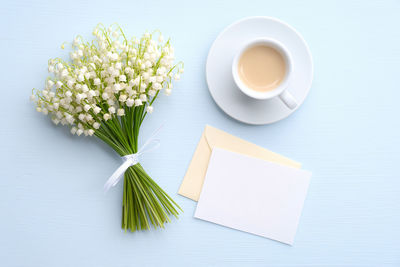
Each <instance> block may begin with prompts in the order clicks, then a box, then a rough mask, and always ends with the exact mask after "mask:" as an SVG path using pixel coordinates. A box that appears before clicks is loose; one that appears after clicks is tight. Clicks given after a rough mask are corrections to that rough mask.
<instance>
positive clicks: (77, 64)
mask: <svg viewBox="0 0 400 267" xmlns="http://www.w3.org/2000/svg"><path fill="white" fill-rule="evenodd" d="M93 35H94V36H95V40H93V41H92V42H85V41H84V40H83V38H82V37H80V36H78V37H77V38H75V39H74V42H73V44H72V52H71V53H70V57H71V61H70V62H66V61H63V60H62V59H60V58H56V59H51V60H50V61H49V72H50V73H52V74H53V77H49V78H48V79H47V81H46V86H45V89H44V90H41V91H39V90H34V91H33V94H32V96H31V99H32V100H33V101H34V102H35V103H36V105H37V107H36V110H37V111H38V112H42V113H43V114H45V115H50V116H51V118H52V121H53V122H54V123H55V124H59V123H61V124H62V125H70V126H71V133H72V134H76V135H82V134H84V135H85V136H93V135H94V136H97V137H98V138H100V139H101V140H103V141H104V142H105V143H107V144H108V145H110V146H111V147H112V148H113V149H114V150H115V151H116V152H117V153H118V154H119V155H120V156H121V157H123V156H126V155H131V154H135V153H137V152H138V138H139V130H140V126H141V125H142V123H143V120H144V118H145V117H146V115H147V114H149V113H152V112H153V102H154V101H155V99H156V98H157V96H158V95H159V93H160V91H161V90H162V89H164V88H165V93H166V94H167V95H169V94H170V93H171V90H172V80H179V74H180V73H182V72H183V63H178V64H174V50H173V48H172V46H171V44H170V41H169V40H168V41H166V42H164V40H163V37H162V36H161V34H159V37H158V41H155V40H153V37H154V33H153V34H149V33H145V34H144V35H143V36H142V37H141V38H140V39H137V38H132V39H131V40H128V39H127V38H126V36H125V34H124V32H123V31H122V30H121V28H120V27H119V26H111V27H109V28H108V29H106V28H105V27H104V26H102V25H101V24H99V25H98V26H97V27H96V28H95V29H94V31H93ZM62 48H64V45H62ZM178 210H181V209H180V207H179V206H178V204H176V203H175V201H174V200H172V198H171V197H170V196H168V195H167V193H165V192H164V190H162V189H161V188H160V187H159V186H158V185H157V184H156V183H155V182H154V181H153V180H152V179H151V178H150V176H149V175H148V174H147V173H146V172H145V171H144V169H143V167H142V166H141V165H140V163H138V164H136V165H133V166H131V167H129V168H128V169H127V171H126V172H125V175H124V193H123V203H122V228H123V229H125V230H130V231H136V230H145V229H149V228H150V226H151V225H153V226H154V227H164V223H166V222H169V221H170V219H169V216H170V215H173V216H175V217H177V216H178Z"/></svg>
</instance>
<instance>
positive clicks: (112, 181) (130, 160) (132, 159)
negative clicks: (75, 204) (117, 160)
mask: <svg viewBox="0 0 400 267" xmlns="http://www.w3.org/2000/svg"><path fill="white" fill-rule="evenodd" d="M161 128H162V126H160V128H158V129H157V130H156V131H154V133H153V134H152V135H151V136H150V138H149V139H147V141H146V142H145V143H144V144H143V146H142V147H141V148H139V150H138V151H137V152H136V153H135V154H130V155H126V156H123V157H121V158H122V160H123V161H124V163H122V164H121V166H119V168H118V169H117V170H116V171H115V172H114V173H113V174H112V175H111V176H110V178H108V180H107V182H106V183H105V184H104V192H107V191H108V190H109V189H110V188H111V187H114V186H116V185H117V184H118V183H119V181H120V180H121V178H122V177H123V175H124V173H125V171H126V170H127V169H128V168H129V167H131V166H133V165H136V164H138V163H139V156H140V155H142V154H144V153H147V152H150V151H153V150H154V149H157V148H158V147H159V146H160V139H155V138H154V137H155V136H156V135H157V134H158V132H159V131H160V130H161ZM150 145H153V146H152V147H151V146H150ZM149 146H150V147H149Z"/></svg>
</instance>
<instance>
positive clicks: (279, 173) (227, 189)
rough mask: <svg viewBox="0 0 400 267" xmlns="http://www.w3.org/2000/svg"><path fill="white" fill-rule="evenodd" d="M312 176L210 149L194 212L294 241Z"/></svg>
mask: <svg viewBox="0 0 400 267" xmlns="http://www.w3.org/2000/svg"><path fill="white" fill-rule="evenodd" d="M310 177H311V173H310V172H308V171H304V170H299V169H295V168H291V167H287V166H283V165H279V164H275V163H271V162H267V161H263V160H260V159H257V158H252V157H249V156H245V155H242V154H238V153H234V152H230V151H227V150H223V149H220V148H214V149H213V152H212V155H211V158H210V163H209V165H208V169H207V174H206V178H205V180H204V184H203V189H202V192H201V194H200V198H199V201H198V204H197V209H196V212H195V215H194V216H195V217H196V218H199V219H202V220H206V221H210V222H213V223H217V224H220V225H224V226H227V227H230V228H234V229H237V230H241V231H245V232H249V233H252V234H255V235H260V236H263V237H267V238H271V239H274V240H277V241H280V242H283V243H286V244H290V245H292V244H293V241H294V237H295V234H296V230H297V225H298V222H299V218H300V215H301V211H302V208H303V203H304V200H305V198H306V194H307V189H308V185H309V182H310Z"/></svg>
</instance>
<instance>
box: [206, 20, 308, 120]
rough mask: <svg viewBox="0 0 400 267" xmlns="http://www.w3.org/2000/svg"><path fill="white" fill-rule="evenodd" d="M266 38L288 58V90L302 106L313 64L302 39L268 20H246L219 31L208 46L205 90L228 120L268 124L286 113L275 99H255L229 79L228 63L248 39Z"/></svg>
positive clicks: (281, 103) (230, 67) (279, 22)
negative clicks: (283, 49) (290, 69)
mask: <svg viewBox="0 0 400 267" xmlns="http://www.w3.org/2000/svg"><path fill="white" fill-rule="evenodd" d="M258 37H269V38H273V39H276V40H278V41H279V42H281V43H283V44H284V45H285V46H286V48H287V49H288V50H289V52H290V53H291V55H292V60H293V73H292V74H293V75H292V76H291V77H292V78H291V82H290V85H289V87H288V91H289V92H290V93H291V94H292V95H293V97H294V98H295V99H296V101H297V103H298V106H297V108H299V107H300V105H301V104H302V103H303V101H304V99H305V98H306V97H307V94H308V92H309V90H310V87H311V83H312V79H313V62H312V58H311V53H310V50H309V49H308V46H307V44H306V42H305V41H304V39H303V37H301V35H300V34H299V33H298V32H297V31H296V30H295V29H294V28H292V27H291V26H289V25H288V24H286V23H284V22H282V21H280V20H277V19H275V18H270V17H249V18H245V19H242V20H239V21H237V22H235V23H233V24H232V25H230V26H228V27H227V28H226V29H225V30H224V31H222V32H221V33H220V34H219V36H218V37H217V39H216V40H215V41H214V43H213V45H212V46H211V49H210V52H209V53H208V57H207V63H206V78H207V84H208V89H209V91H210V93H211V96H212V97H213V98H214V100H215V102H216V103H217V105H218V106H219V107H220V108H221V109H222V110H223V111H224V112H225V113H226V114H228V115H229V116H231V117H232V118H234V119H236V120H238V121H241V122H244V123H248V124H269V123H273V122H276V121H279V120H282V119H284V118H286V117H287V116H289V115H290V114H292V113H293V112H294V111H295V110H296V109H297V108H296V109H294V110H290V109H289V108H287V107H286V106H285V104H284V103H283V102H282V101H281V100H280V99H278V98H277V97H276V98H272V99H268V100H255V99H252V98H250V97H248V96H246V95H245V94H243V93H242V92H241V91H240V90H239V88H237V86H236V84H235V82H234V81H233V77H232V61H233V58H234V57H235V55H236V53H237V52H238V51H239V50H240V48H241V47H242V46H243V45H244V44H245V43H246V42H248V41H249V40H252V39H255V38H258Z"/></svg>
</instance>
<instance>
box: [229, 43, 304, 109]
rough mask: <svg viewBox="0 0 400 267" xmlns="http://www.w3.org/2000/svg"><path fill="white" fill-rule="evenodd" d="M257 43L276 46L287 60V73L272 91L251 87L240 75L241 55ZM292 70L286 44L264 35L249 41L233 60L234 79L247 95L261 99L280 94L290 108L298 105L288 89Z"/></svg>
mask: <svg viewBox="0 0 400 267" xmlns="http://www.w3.org/2000/svg"><path fill="white" fill-rule="evenodd" d="M257 45H265V46H269V47H271V48H274V49H275V50H276V51H278V52H279V53H280V54H281V55H282V57H283V59H284V61H285V64H286V73H285V76H284V78H283V80H282V81H281V82H280V84H279V85H278V86H277V87H276V88H274V89H273V90H271V91H266V92H259V91H255V90H253V89H251V88H249V87H248V86H247V85H246V84H244V82H243V81H242V80H241V79H240V77H239V68H238V65H239V59H240V58H241V56H242V55H243V53H244V52H245V51H246V50H247V49H249V48H251V47H253V46H257ZM292 71H293V63H292V58H291V55H290V53H289V51H288V50H287V49H286V48H285V46H284V45H283V44H281V43H280V42H278V41H277V40H274V39H271V38H264V37H262V38H257V39H254V40H252V41H250V42H248V43H247V44H245V45H244V46H243V47H242V48H241V49H240V51H239V53H237V55H236V56H235V58H234V60H233V64H232V74H233V79H234V81H235V83H236V85H237V86H238V87H239V89H240V90H241V91H242V92H243V93H244V94H246V95H247V96H249V97H251V98H254V99H261V100H264V99H270V98H273V97H276V96H278V97H279V98H280V99H281V100H282V102H283V103H285V105H286V106H287V107H288V108H290V109H295V108H296V107H297V102H296V100H295V99H294V97H293V96H292V95H291V94H290V93H289V92H288V91H287V88H288V86H289V83H290V78H291V75H292Z"/></svg>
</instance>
